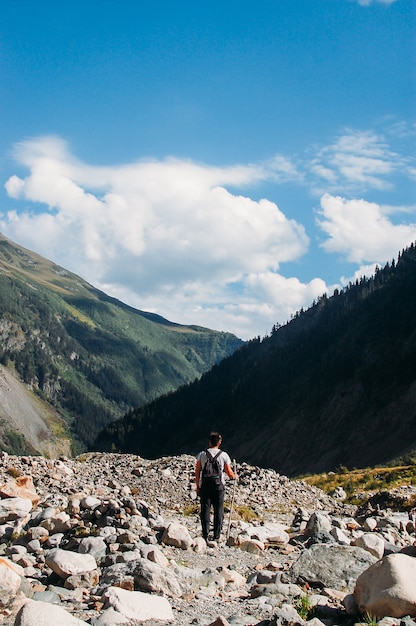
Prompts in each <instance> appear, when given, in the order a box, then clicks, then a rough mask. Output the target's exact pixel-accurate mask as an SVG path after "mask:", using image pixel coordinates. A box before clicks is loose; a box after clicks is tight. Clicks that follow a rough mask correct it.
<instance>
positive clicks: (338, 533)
mask: <svg viewBox="0 0 416 626" xmlns="http://www.w3.org/2000/svg"><path fill="white" fill-rule="evenodd" d="M330 534H331V535H332V536H333V538H334V539H335V541H337V542H338V543H340V544H342V545H344V546H348V545H350V543H351V541H350V538H349V537H348V535H347V534H346V533H345V532H344V531H343V530H342V529H341V528H335V527H334V528H331V530H330Z"/></svg>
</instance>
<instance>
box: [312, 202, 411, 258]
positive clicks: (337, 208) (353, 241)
mask: <svg viewBox="0 0 416 626" xmlns="http://www.w3.org/2000/svg"><path fill="white" fill-rule="evenodd" d="M391 212H392V209H391V207H387V209H386V210H383V207H382V206H380V205H379V204H376V203H374V202H367V201H366V200H347V199H345V198H342V197H340V196H332V195H330V194H325V195H324V196H323V197H322V198H321V211H320V212H319V216H320V217H319V218H318V224H319V226H320V227H321V229H322V230H323V231H324V232H325V233H326V235H327V236H328V239H327V240H326V241H324V242H323V243H322V247H323V248H324V250H326V252H332V253H338V254H341V255H343V256H344V257H345V258H346V259H347V260H348V261H350V262H352V263H357V264H363V263H383V262H386V261H388V260H390V259H392V258H393V257H395V256H397V253H398V251H399V250H401V249H402V248H404V247H407V246H408V245H409V244H410V243H411V242H412V241H414V240H415V239H416V223H414V224H394V223H393V222H392V221H391V220H390V219H389V218H388V214H389V213H391Z"/></svg>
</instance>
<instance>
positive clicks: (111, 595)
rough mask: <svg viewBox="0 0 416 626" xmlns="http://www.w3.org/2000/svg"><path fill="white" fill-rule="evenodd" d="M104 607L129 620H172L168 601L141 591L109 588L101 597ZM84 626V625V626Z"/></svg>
mask: <svg viewBox="0 0 416 626" xmlns="http://www.w3.org/2000/svg"><path fill="white" fill-rule="evenodd" d="M102 600H103V602H105V606H106V607H113V608H114V609H115V610H116V611H117V612H118V613H121V614H122V615H124V616H125V617H127V618H129V619H135V620H139V621H140V620H142V621H144V620H148V619H159V620H172V619H173V612H172V607H171V605H170V603H169V601H168V600H167V599H166V598H162V597H161V596H153V595H150V594H148V593H142V592H141V591H126V589H120V588H119V587H109V588H108V589H107V590H106V591H105V592H104V593H103V595H102ZM84 626H85V624H84Z"/></svg>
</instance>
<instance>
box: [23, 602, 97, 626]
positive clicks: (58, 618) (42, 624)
mask: <svg viewBox="0 0 416 626" xmlns="http://www.w3.org/2000/svg"><path fill="white" fill-rule="evenodd" d="M57 624H59V626H85V622H84V621H82V620H80V619H78V618H76V617H74V616H73V615H71V614H70V613H68V612H67V611H65V609H63V608H61V607H60V606H57V605H56V604H51V603H50V602H42V601H40V600H27V602H25V604H24V605H23V606H22V607H21V609H20V610H19V612H18V614H17V615H16V619H15V622H14V626H56V625H57Z"/></svg>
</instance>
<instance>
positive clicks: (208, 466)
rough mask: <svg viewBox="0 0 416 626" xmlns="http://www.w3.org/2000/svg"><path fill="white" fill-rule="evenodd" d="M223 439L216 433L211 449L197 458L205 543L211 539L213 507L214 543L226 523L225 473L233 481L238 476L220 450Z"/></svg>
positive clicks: (213, 434) (210, 442)
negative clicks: (212, 511)
mask: <svg viewBox="0 0 416 626" xmlns="http://www.w3.org/2000/svg"><path fill="white" fill-rule="evenodd" d="M221 442H222V437H221V435H219V434H218V433H216V432H213V433H211V434H210V436H209V447H208V448H207V449H206V450H202V452H200V453H199V454H198V455H197V457H196V466H195V481H196V489H197V493H198V495H199V497H200V500H201V513H200V517H201V526H202V536H203V538H204V539H205V541H208V539H209V528H210V518H211V506H212V507H213V509H214V541H218V540H219V538H220V535H221V529H222V525H223V521H224V490H225V480H224V472H225V473H226V474H227V476H228V477H229V478H231V479H233V480H237V474H235V473H234V472H233V470H232V469H231V459H230V457H229V455H228V454H227V453H226V452H224V451H223V450H220V445H221Z"/></svg>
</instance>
